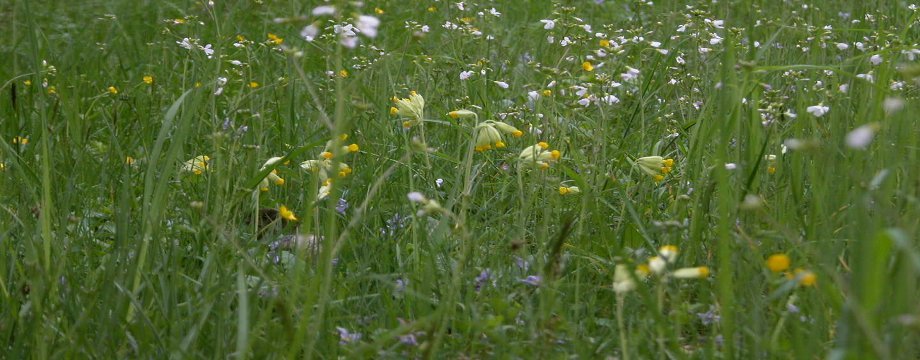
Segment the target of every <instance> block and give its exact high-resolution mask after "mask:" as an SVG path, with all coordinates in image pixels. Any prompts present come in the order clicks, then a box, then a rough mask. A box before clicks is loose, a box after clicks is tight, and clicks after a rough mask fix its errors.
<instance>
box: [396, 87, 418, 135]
mask: <svg viewBox="0 0 920 360" xmlns="http://www.w3.org/2000/svg"><path fill="white" fill-rule="evenodd" d="M391 113H392V110H391ZM396 113H397V114H399V115H400V116H403V117H407V118H409V120H406V121H407V122H408V123H409V126H405V123H404V124H403V126H405V127H411V126H414V125H418V124H421V122H422V120H423V119H424V117H425V98H423V97H422V96H421V95H419V94H418V93H416V92H415V91H412V92H410V93H409V97H408V98H405V99H396Z"/></svg>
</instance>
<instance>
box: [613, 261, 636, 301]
mask: <svg viewBox="0 0 920 360" xmlns="http://www.w3.org/2000/svg"><path fill="white" fill-rule="evenodd" d="M635 288H636V281H635V280H633V278H632V276H630V275H629V268H627V267H626V265H624V264H617V266H616V268H615V269H614V271H613V291H614V292H616V293H617V294H625V293H627V292H630V291H632V290H634V289H635Z"/></svg>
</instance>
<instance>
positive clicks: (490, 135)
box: [474, 122, 505, 151]
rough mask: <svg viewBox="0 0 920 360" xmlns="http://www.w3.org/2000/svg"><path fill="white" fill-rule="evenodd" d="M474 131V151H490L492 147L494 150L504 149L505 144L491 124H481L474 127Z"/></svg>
mask: <svg viewBox="0 0 920 360" xmlns="http://www.w3.org/2000/svg"><path fill="white" fill-rule="evenodd" d="M475 131H476V144H475V146H474V149H475V150H476V151H486V150H491V149H492V147H493V146H494V147H495V148H496V149H500V148H503V147H505V143H504V142H503V141H502V134H501V133H499V132H498V129H496V128H495V126H493V125H492V124H491V123H489V122H483V123H482V124H479V125H477V126H476V129H475Z"/></svg>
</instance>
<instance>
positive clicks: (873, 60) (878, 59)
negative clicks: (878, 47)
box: [869, 54, 882, 66]
mask: <svg viewBox="0 0 920 360" xmlns="http://www.w3.org/2000/svg"><path fill="white" fill-rule="evenodd" d="M869 62H870V63H872V65H876V66H877V65H879V64H881V63H882V56H881V55H879V54H875V55H872V57H870V58H869Z"/></svg>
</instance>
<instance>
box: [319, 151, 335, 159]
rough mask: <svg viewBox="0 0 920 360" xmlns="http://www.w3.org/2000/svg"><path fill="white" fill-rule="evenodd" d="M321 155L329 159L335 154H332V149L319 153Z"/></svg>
mask: <svg viewBox="0 0 920 360" xmlns="http://www.w3.org/2000/svg"><path fill="white" fill-rule="evenodd" d="M319 157H321V158H323V159H326V160H329V159H332V157H333V155H332V152H330V151H323V152H321V153H320V154H319Z"/></svg>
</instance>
